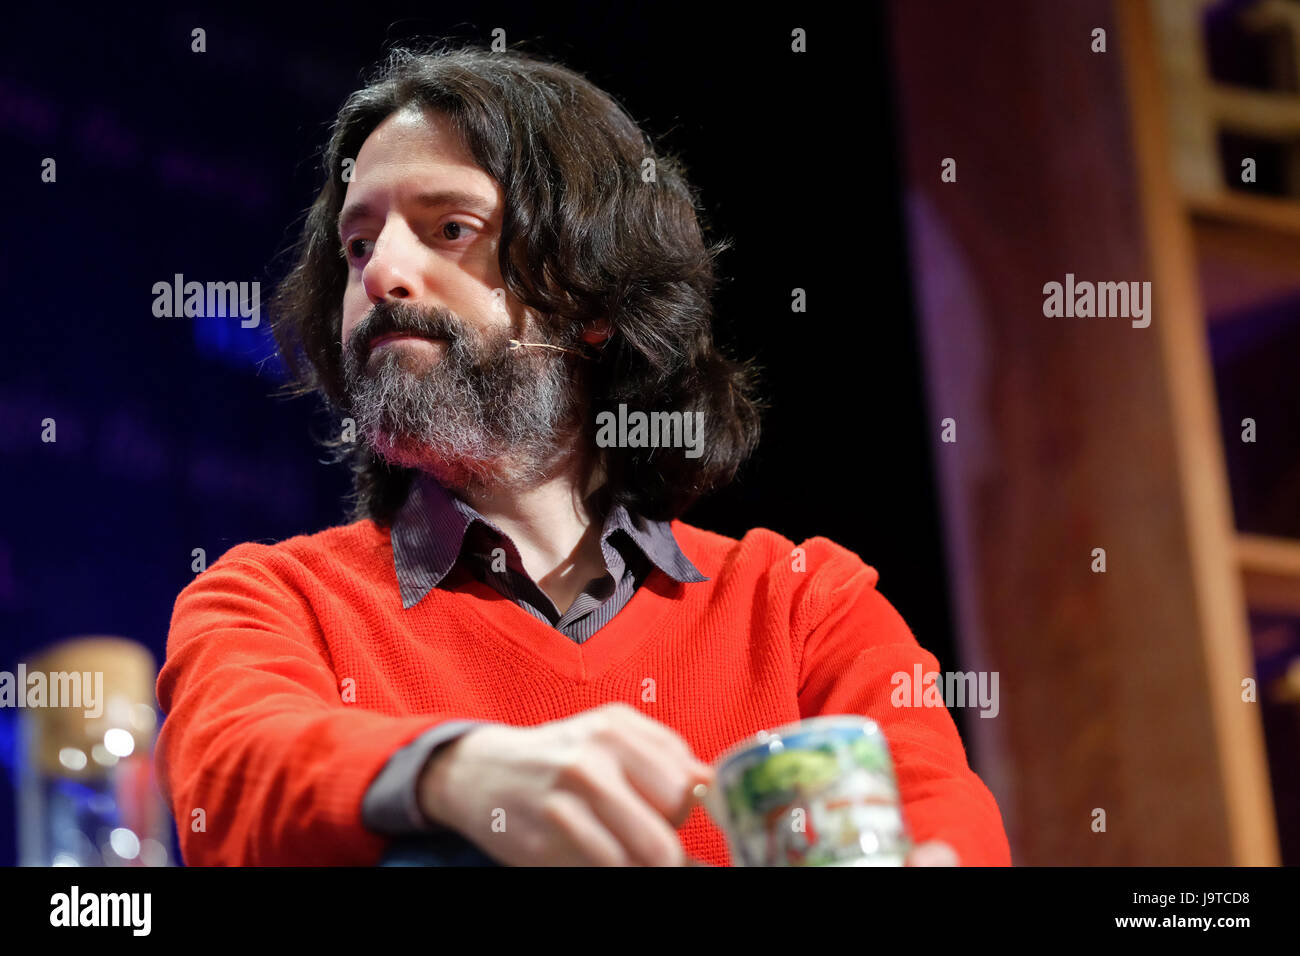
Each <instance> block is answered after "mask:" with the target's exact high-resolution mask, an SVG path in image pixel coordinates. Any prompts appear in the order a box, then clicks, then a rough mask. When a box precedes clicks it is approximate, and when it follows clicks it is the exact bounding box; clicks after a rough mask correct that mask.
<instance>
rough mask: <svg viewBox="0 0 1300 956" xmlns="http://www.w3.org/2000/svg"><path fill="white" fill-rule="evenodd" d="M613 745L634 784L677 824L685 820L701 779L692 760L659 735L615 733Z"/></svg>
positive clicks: (639, 791)
mask: <svg viewBox="0 0 1300 956" xmlns="http://www.w3.org/2000/svg"><path fill="white" fill-rule="evenodd" d="M610 746H611V747H612V748H613V750H614V753H615V755H616V756H617V757H618V759H619V761H620V763H621V764H622V766H623V774H624V776H626V777H627V779H628V782H629V783H630V784H632V787H633V788H634V789H635V790H636V791H637V792H638V793H639V794H641V796H642V797H644V798H645V800H646V802H648V803H649V804H650V805H651V806H652V807H654V808H655V809H656V810H658V811H659V813H660V814H661V815H662V816H663V817H664V818H665V819H667V820H669V821H671V822H672V824H673V826H674V827H680V826H681V825H682V824H683V823H685V822H686V818H687V816H689V815H690V812H691V808H692V807H693V806H694V805H695V792H694V791H695V785H696V784H697V783H701V782H702V779H701V775H700V774H699V773H698V772H696V770H695V768H694V766H693V761H690V760H689V759H688V758H684V757H682V756H681V755H680V754H679V753H677V752H676V751H675V750H669V749H665V747H664V746H663V745H662V744H661V743H660V741H659V739H657V738H652V737H648V736H641V735H637V734H633V733H626V734H616V735H613V736H612V737H611V738H610Z"/></svg>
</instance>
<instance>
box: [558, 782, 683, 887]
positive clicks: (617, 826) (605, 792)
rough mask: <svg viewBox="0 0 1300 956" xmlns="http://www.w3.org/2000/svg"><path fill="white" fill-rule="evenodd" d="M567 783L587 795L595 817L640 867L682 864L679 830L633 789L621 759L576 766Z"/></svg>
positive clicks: (582, 794)
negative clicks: (620, 763) (597, 764)
mask: <svg viewBox="0 0 1300 956" xmlns="http://www.w3.org/2000/svg"><path fill="white" fill-rule="evenodd" d="M567 776H568V779H567V780H565V781H564V782H565V783H566V784H567V785H569V786H571V787H573V788H574V789H575V790H577V791H578V793H579V795H580V796H582V797H585V798H586V800H587V802H588V804H589V805H590V806H591V808H592V810H593V811H595V814H596V817H597V818H598V819H599V820H600V822H601V823H602V824H604V826H605V827H606V828H607V829H608V830H609V832H610V833H612V834H613V835H614V838H615V839H616V840H618V842H619V844H620V845H621V846H622V847H623V848H624V850H626V851H627V853H628V854H629V856H631V857H632V862H633V863H634V864H635V865H637V866H680V865H681V863H682V856H683V851H682V845H681V841H680V840H679V839H678V838H677V831H676V830H674V829H673V828H672V827H670V826H669V825H668V823H667V821H665V820H664V818H663V817H662V816H661V815H660V814H659V812H658V811H657V810H656V809H655V808H654V807H652V806H650V804H648V803H646V801H645V800H644V799H643V798H642V797H641V795H640V794H638V793H637V792H636V790H634V789H633V788H632V786H631V785H630V784H629V783H628V781H627V778H626V777H624V775H623V770H622V767H621V766H620V765H619V763H618V761H616V760H613V759H610V760H609V761H608V762H607V763H606V762H604V761H602V762H601V765H599V766H592V764H590V763H586V764H581V765H576V766H575V768H574V769H573V770H572V771H571V772H570V773H569V774H568V775H567Z"/></svg>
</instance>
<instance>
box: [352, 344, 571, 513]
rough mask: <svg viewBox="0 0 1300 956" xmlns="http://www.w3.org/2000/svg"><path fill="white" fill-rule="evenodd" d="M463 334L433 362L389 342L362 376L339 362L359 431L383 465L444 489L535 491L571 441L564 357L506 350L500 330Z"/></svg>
mask: <svg viewBox="0 0 1300 956" xmlns="http://www.w3.org/2000/svg"><path fill="white" fill-rule="evenodd" d="M530 333H532V334H533V335H534V336H535V335H536V330H530ZM471 337H473V338H476V339H477V338H478V337H477V336H473V335H472V333H471V334H470V335H460V336H457V337H455V338H453V340H452V341H451V343H450V344H448V345H446V346H445V347H444V349H443V354H442V356H441V357H440V358H434V359H429V358H427V357H425V356H424V355H413V354H410V353H408V352H407V350H406V349H405V348H404V347H403V346H402V345H396V346H393V347H390V348H389V349H388V350H387V352H385V353H382V354H380V355H379V356H377V357H375V358H373V359H372V360H370V361H368V362H367V364H366V367H365V369H364V370H361V369H359V368H358V367H357V365H356V363H355V362H349V361H345V363H344V364H345V377H346V378H347V386H348V395H349V405H350V408H351V413H352V416H353V418H354V419H355V421H356V424H357V429H358V432H359V433H360V435H361V436H362V438H363V439H364V440H365V442H366V443H367V444H368V445H370V447H371V448H372V449H373V450H374V451H375V452H376V454H378V455H379V456H380V457H381V458H383V459H384V460H385V461H388V462H389V463H391V464H394V465H399V466H402V467H405V468H416V469H419V470H420V471H425V472H428V473H429V474H431V475H433V477H434V478H436V479H437V480H438V481H439V483H441V484H442V485H443V486H444V487H446V488H450V489H452V490H456V491H460V492H467V491H475V490H485V489H513V488H525V487H530V486H532V485H535V484H537V483H538V482H539V481H541V480H544V479H546V478H548V477H550V476H551V475H552V474H554V473H555V471H556V470H557V468H558V467H559V466H560V465H561V464H562V463H563V462H564V461H566V460H567V459H568V458H569V456H570V454H571V453H572V451H573V448H574V447H575V444H576V442H577V440H578V436H577V431H578V429H577V423H578V421H579V409H578V398H577V389H576V387H575V374H574V369H573V368H572V367H571V364H570V363H569V362H567V361H565V358H564V355H563V353H558V352H554V351H551V350H550V349H534V348H519V349H514V350H511V349H509V347H508V340H509V334H508V333H507V332H503V333H502V334H501V335H500V336H494V337H485V338H484V339H481V340H479V341H476V342H474V343H472V344H471V343H470V341H469V339H470V338H471Z"/></svg>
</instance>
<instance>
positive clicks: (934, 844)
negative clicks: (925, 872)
mask: <svg viewBox="0 0 1300 956" xmlns="http://www.w3.org/2000/svg"><path fill="white" fill-rule="evenodd" d="M907 865H908V866H958V865H959V861H958V859H957V851H956V850H954V849H953V848H952V847H950V846H949V845H948V844H947V843H944V842H943V841H942V840H931V841H929V842H928V843H922V844H920V845H919V846H917V847H916V848H915V849H913V850H912V852H911V853H909V854H908V856H907Z"/></svg>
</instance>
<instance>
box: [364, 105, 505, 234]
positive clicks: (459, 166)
mask: <svg viewBox="0 0 1300 956" xmlns="http://www.w3.org/2000/svg"><path fill="white" fill-rule="evenodd" d="M380 192H382V193H398V194H400V195H401V196H403V197H405V198H407V199H409V200H410V201H412V202H415V203H417V204H420V205H425V206H433V205H438V204H443V205H460V206H465V207H467V208H469V209H470V210H471V211H474V212H477V213H479V214H481V215H484V216H491V215H492V213H493V212H494V211H495V210H496V207H497V206H498V205H499V201H500V198H501V189H500V186H499V185H498V184H497V182H496V180H494V179H493V178H492V177H491V176H490V175H488V173H487V172H485V171H484V170H483V169H482V168H481V167H479V166H478V164H477V163H475V161H474V157H473V155H472V154H471V153H470V151H469V149H468V147H466V146H465V144H464V143H463V142H462V140H461V138H460V136H459V134H458V133H457V132H456V130H455V127H454V126H453V125H452V124H451V122H450V121H449V120H448V119H447V118H446V117H445V116H444V115H442V114H441V113H438V112H436V111H434V110H431V109H427V108H426V109H419V108H416V107H407V108H404V109H402V110H399V111H398V112H396V113H393V114H390V115H389V116H388V117H387V118H385V120H384V121H383V122H382V123H380V124H379V126H377V127H376V128H375V130H374V132H372V133H371V134H370V136H368V137H367V138H366V140H365V142H364V143H363V144H362V146H361V149H360V151H359V152H358V154H357V160H356V166H355V170H354V174H353V176H352V180H351V181H350V182H349V184H348V188H347V193H346V194H345V197H346V198H345V200H344V203H343V206H344V208H343V210H342V212H341V214H340V217H339V219H340V222H342V221H343V220H345V219H350V218H353V215H354V212H359V211H360V209H359V208H358V209H355V210H354V207H365V208H368V207H370V206H372V205H373V200H374V199H375V198H377V196H376V195H375V194H377V193H380Z"/></svg>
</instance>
